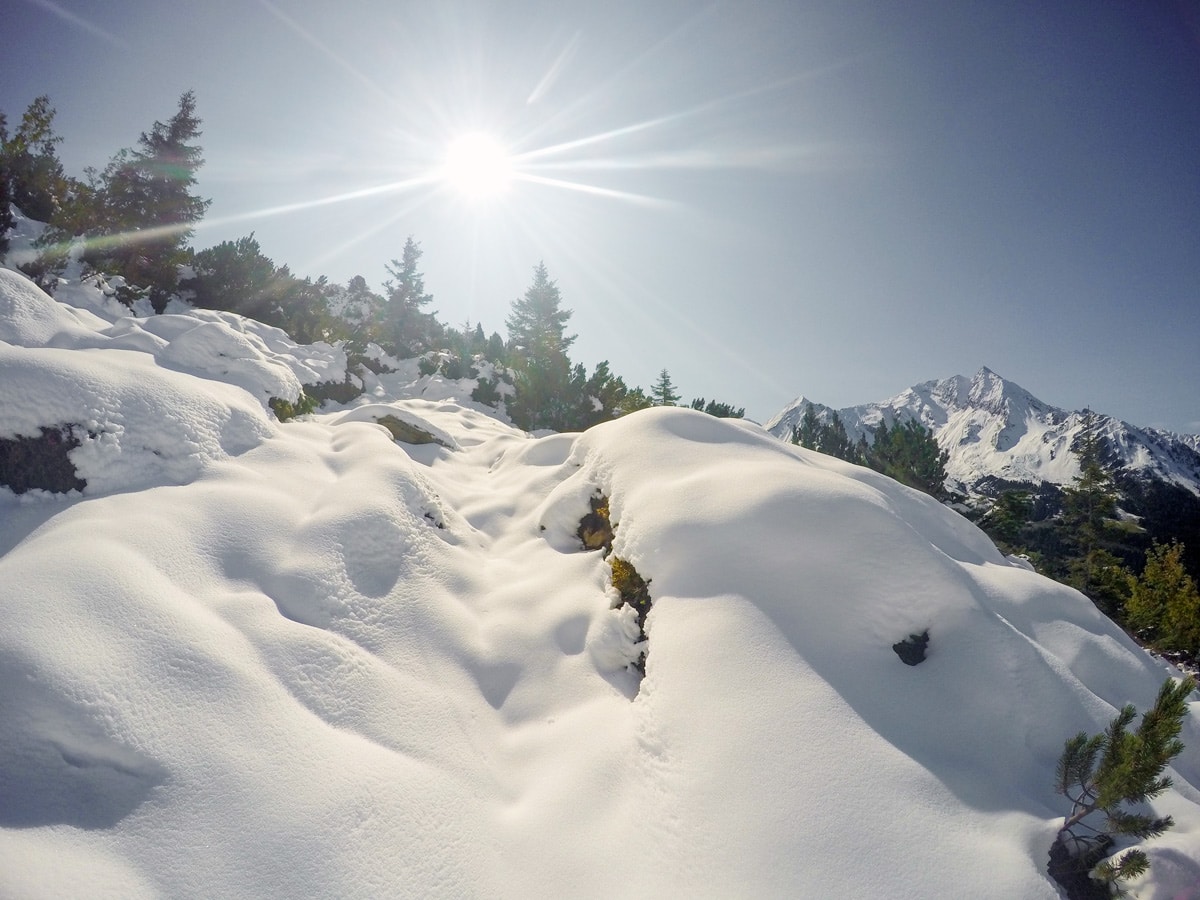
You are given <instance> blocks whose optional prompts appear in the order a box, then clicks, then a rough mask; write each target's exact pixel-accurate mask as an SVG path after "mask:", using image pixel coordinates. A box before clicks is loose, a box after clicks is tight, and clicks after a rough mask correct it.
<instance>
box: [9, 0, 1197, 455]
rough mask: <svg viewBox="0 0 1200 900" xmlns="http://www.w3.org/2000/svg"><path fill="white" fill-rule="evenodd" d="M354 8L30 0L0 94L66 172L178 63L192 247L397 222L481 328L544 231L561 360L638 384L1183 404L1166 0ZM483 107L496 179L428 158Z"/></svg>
mask: <svg viewBox="0 0 1200 900" xmlns="http://www.w3.org/2000/svg"><path fill="white" fill-rule="evenodd" d="M353 13H354V14H348V11H347V10H344V9H339V10H336V11H335V10H329V9H328V8H325V7H323V6H322V5H320V4H315V3H306V2H293V3H287V4H285V3H272V2H267V0H260V2H259V3H257V4H248V5H245V4H232V3H231V4H221V5H217V6H208V7H205V8H203V9H201V8H196V9H192V8H186V9H185V8H172V9H170V10H165V9H160V8H157V7H155V6H154V5H152V4H147V3H145V2H144V0H122V2H118V3H114V4H111V5H110V6H109V7H108V8H107V9H105V10H94V9H90V8H88V7H86V6H84V5H81V4H72V3H66V2H62V3H55V2H50V0H26V2H24V3H18V4H16V8H15V9H14V10H12V11H11V13H10V21H11V23H12V24H11V26H10V29H9V34H10V36H12V37H10V43H12V44H15V45H16V46H13V47H12V48H11V49H10V50H9V52H6V54H5V56H4V60H3V61H0V110H3V111H4V112H5V113H6V114H7V116H8V120H9V124H10V129H11V128H12V127H13V126H14V125H15V124H16V123H17V122H19V120H20V116H21V113H22V112H23V111H24V109H25V107H26V106H27V105H28V104H29V102H30V101H32V100H33V98H34V97H36V96H38V95H40V94H47V95H49V97H50V100H51V104H52V105H53V106H54V107H55V108H56V109H57V111H58V115H57V116H56V119H55V123H54V124H55V130H56V132H57V133H58V134H59V135H61V136H62V137H63V139H64V140H63V143H62V144H61V145H60V147H59V151H60V157H61V158H62V160H63V162H64V165H65V167H66V169H67V171H68V173H69V174H72V175H75V176H79V175H81V174H82V170H83V168H84V167H85V166H88V165H92V166H96V167H100V168H102V167H103V166H104V164H105V163H106V162H107V160H108V159H109V158H110V157H111V156H112V155H113V154H114V153H116V152H117V151H118V150H119V149H120V148H122V147H128V146H132V145H133V144H134V143H135V142H136V140H137V136H138V134H139V133H140V132H141V131H144V130H147V129H148V128H149V127H150V125H151V124H152V123H153V122H154V121H155V120H160V121H162V120H166V119H167V118H169V117H170V116H171V114H172V113H173V112H174V110H175V107H176V104H177V100H178V97H179V95H180V94H182V93H183V92H184V91H186V90H189V89H193V90H195V92H196V98H197V111H198V114H199V116H200V118H201V119H202V120H203V125H202V128H203V132H204V133H203V135H202V137H201V141H200V143H201V146H202V148H203V151H204V156H205V159H206V164H205V166H204V167H203V168H202V169H201V170H200V173H199V185H198V188H197V191H198V193H199V194H200V195H201V196H204V197H209V198H212V200H213V203H212V207H211V208H210V210H209V213H208V216H207V218H206V220H205V222H202V223H201V227H200V228H199V229H198V230H197V232H196V234H195V235H194V237H193V241H192V244H193V246H195V247H196V248H197V249H200V248H203V247H207V246H212V245H213V244H216V243H219V242H221V241H223V240H234V239H236V238H238V237H240V236H243V235H245V234H248V233H250V232H251V231H253V232H254V233H255V235H256V237H257V239H258V240H259V242H260V244H261V245H262V247H263V251H264V253H266V254H267V255H268V256H270V257H271V258H272V259H273V260H274V261H275V262H276V264H279V265H283V264H287V265H289V266H291V268H292V270H293V271H295V272H297V273H298V274H301V275H311V276H314V277H316V276H319V275H322V274H324V275H328V276H329V277H330V279H331V280H333V281H337V282H340V283H345V282H346V281H347V280H348V279H349V278H350V277H352V276H353V275H358V274H361V275H363V276H364V277H366V279H367V280H368V282H369V283H370V284H371V285H372V286H373V287H378V286H379V285H380V284H381V283H382V280H383V269H384V266H385V264H386V263H387V262H388V261H389V260H391V259H393V258H396V257H398V256H399V253H400V249H401V247H402V246H403V242H404V240H405V238H406V237H407V236H408V235H409V234H411V235H413V236H414V237H415V238H416V240H418V241H419V242H420V243H421V246H422V250H423V251H424V256H423V258H422V271H423V272H424V274H425V281H426V286H427V289H428V290H429V291H430V293H432V294H433V295H434V303H433V306H434V308H436V309H437V310H438V312H439V317H440V318H442V319H443V321H445V322H447V323H448V324H454V325H458V324H459V323H461V322H462V321H463V320H464V319H469V320H470V321H471V322H472V323H474V322H480V323H482V324H483V326H484V328H485V330H487V331H488V332H491V331H501V332H503V320H504V317H505V315H506V314H507V312H508V307H509V304H510V303H511V302H512V300H513V299H515V298H516V297H518V296H520V295H521V294H522V293H523V292H524V290H525V288H526V287H527V286H528V285H529V282H530V279H531V273H532V270H533V267H534V266H535V265H536V264H537V263H538V261H539V260H543V261H544V262H545V263H546V265H547V268H548V269H549V272H550V275H551V277H552V278H554V279H555V280H556V281H557V282H558V284H559V287H560V289H561V291H562V297H563V302H564V305H565V306H566V307H567V308H569V309H572V310H573V311H574V317H573V318H572V319H571V322H570V323H569V331H571V332H573V333H576V334H578V335H579V339H578V341H577V343H576V344H575V352H576V354H577V356H578V358H579V359H580V361H583V362H585V363H586V364H587V365H589V366H592V365H594V364H595V363H597V362H599V361H600V360H601V359H608V360H609V361H610V363H611V366H612V369H613V371H614V372H616V373H618V374H621V375H622V376H623V377H624V378H625V379H626V380H627V381H628V382H629V383H630V384H631V385H632V384H641V385H643V386H646V385H649V384H651V383H652V382H653V380H654V377H655V374H656V373H657V372H658V371H659V370H660V369H662V368H664V367H665V368H666V369H668V370H669V371H670V373H671V377H672V380H673V381H674V383H675V384H676V385H677V386H678V387H679V390H680V393H681V394H682V395H683V397H684V402H686V401H687V400H690V399H691V398H693V397H701V396H703V397H705V398H707V399H716V400H719V401H722V402H728V403H732V404H733V405H735V406H745V407H746V410H747V414H748V415H749V416H750V417H752V418H754V419H757V420H759V421H763V422H765V421H767V420H768V419H769V418H770V417H771V416H773V415H775V414H776V413H777V412H779V411H781V410H782V409H783V408H784V407H785V406H786V405H787V404H788V403H789V402H790V401H791V400H792V399H793V398H795V397H797V396H799V395H803V396H806V397H812V398H817V399H818V400H819V402H821V403H825V404H827V405H829V406H832V407H834V408H845V407H847V406H854V405H861V404H863V403H871V402H880V401H882V400H884V399H886V398H889V397H892V396H894V395H895V394H897V393H898V392H900V391H902V390H903V389H905V388H906V387H909V386H913V385H916V384H919V383H922V382H925V381H929V380H937V379H941V378H945V377H949V376H951V375H965V376H968V377H969V376H970V373H973V372H976V371H978V370H979V368H980V367H981V366H986V367H987V368H990V369H992V370H993V371H996V372H997V373H1001V374H1002V377H1004V378H1006V380H1007V379H1011V380H1013V381H1014V382H1015V383H1018V384H1020V385H1022V386H1023V387H1024V388H1025V389H1027V390H1028V391H1029V392H1030V393H1032V394H1034V395H1035V396H1037V397H1039V398H1043V399H1045V400H1046V401H1047V402H1050V403H1052V404H1053V405H1055V406H1060V407H1063V408H1066V409H1082V408H1084V407H1090V408H1092V409H1095V410H1096V411H1098V412H1102V413H1105V414H1108V415H1112V416H1115V417H1117V418H1119V419H1122V420H1124V421H1127V422H1130V423H1131V424H1135V425H1138V426H1141V427H1162V428H1166V429H1167V430H1170V431H1175V432H1179V433H1193V434H1194V433H1198V432H1200V405H1198V404H1200V399H1198V398H1197V396H1196V394H1195V392H1194V389H1191V390H1189V389H1188V388H1187V387H1186V386H1187V385H1189V384H1191V385H1196V384H1200V359H1198V358H1197V354H1196V353H1195V352H1194V345H1195V339H1196V336H1197V335H1198V334H1200V302H1197V301H1198V299H1200V298H1198V297H1197V290H1198V288H1197V285H1200V209H1197V207H1196V205H1195V203H1194V198H1195V197H1196V196H1198V195H1200V172H1198V171H1197V170H1196V167H1195V165H1194V150H1195V147H1196V146H1200V18H1198V17H1196V16H1195V15H1189V13H1188V12H1187V10H1185V9H1184V8H1182V7H1179V6H1176V5H1172V4H1169V3H1165V2H1164V3H1148V4H1140V5H1139V6H1138V7H1137V8H1136V9H1095V8H1094V7H1093V6H1091V5H1089V4H1086V3H1082V2H1072V3H1068V4H1064V5H1060V6H1057V7H1056V8H1055V9H1053V10H1046V9H1042V8H1041V7H1039V6H1037V5H1035V4H1029V3H1021V2H1006V3H1004V4H1003V5H1002V6H1000V7H995V6H993V7H989V8H988V9H987V10H985V11H979V10H964V9H960V8H959V7H958V6H957V5H954V4H947V3H938V2H932V0H930V2H921V3H918V4H913V5H909V6H906V8H905V9H904V10H903V11H882V10H876V9H869V8H850V7H845V6H843V5H840V4H828V3H810V4H805V5H803V6H799V5H796V4H785V3H757V4H753V5H752V6H749V7H744V6H742V7H736V8H734V7H730V6H725V5H722V4H713V5H710V6H707V7H704V8H702V9H701V10H700V11H697V10H696V8H695V7H694V6H693V5H692V4H686V3H660V4H654V5H653V6H651V7H643V6H637V7H635V6H634V5H632V4H618V5H616V6H614V7H610V8H606V9H605V10H604V11H603V13H601V12H600V11H597V10H593V9H591V8H590V7H589V6H587V5H585V4H567V5H565V6H563V7H560V8H558V9H556V10H555V14H554V16H545V15H539V14H537V13H536V8H535V6H534V5H533V4H520V5H517V6H514V7H511V8H510V9H509V10H508V15H501V14H500V13H498V12H497V11H496V10H494V9H491V8H489V7H487V6H486V5H485V4H477V3H455V4H442V5H439V6H438V7H437V9H435V10H430V9H427V8H424V7H416V6H409V5H404V6H401V7H395V6H388V7H384V6H383V5H377V4H371V3H364V4H360V5H358V6H356V7H355V8H354V9H353ZM51 48H52V50H51ZM197 48H204V49H205V50H206V51H208V52H196V49H197ZM131 50H136V51H137V52H130V51H131ZM51 52H53V54H54V55H50V54H51ZM472 132H479V133H483V134H486V135H490V136H493V137H495V138H496V139H498V140H499V141H501V142H502V143H503V144H504V145H505V146H506V147H509V148H510V150H511V152H512V154H513V157H514V159H516V160H517V161H518V163H520V165H519V166H518V168H517V177H516V178H515V180H514V181H513V183H512V184H511V185H510V186H509V187H508V189H507V190H506V191H504V192H503V193H502V195H501V196H499V197H497V198H493V199H492V200H483V199H481V200H478V201H476V200H470V199H468V198H466V197H464V196H460V195H456V194H455V193H454V192H452V191H449V190H446V189H445V188H446V185H444V184H437V183H434V182H433V181H431V173H433V172H435V171H436V170H438V168H439V166H441V165H442V162H443V159H444V156H445V154H446V153H447V150H448V148H449V146H450V145H451V144H452V143H453V142H454V141H455V140H456V139H458V138H461V137H462V136H463V135H464V134H468V133H472ZM521 166H524V168H523V169H522V168H521ZM338 197H341V198H342V199H340V200H333V199H331V198H338Z"/></svg>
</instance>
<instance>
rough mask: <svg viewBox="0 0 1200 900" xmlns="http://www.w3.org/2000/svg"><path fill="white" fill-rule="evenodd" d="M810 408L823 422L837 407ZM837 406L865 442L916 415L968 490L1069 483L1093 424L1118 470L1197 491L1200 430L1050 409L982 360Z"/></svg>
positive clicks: (795, 408) (800, 404)
mask: <svg viewBox="0 0 1200 900" xmlns="http://www.w3.org/2000/svg"><path fill="white" fill-rule="evenodd" d="M810 403H811V401H809V400H808V399H807V398H805V397H800V398H798V399H797V400H796V401H794V402H793V403H792V404H790V405H789V406H788V407H786V408H785V409H784V410H783V411H782V412H780V413H779V414H778V415H776V416H775V417H774V418H773V419H772V420H771V421H770V422H768V423H767V428H768V430H770V431H771V432H772V433H773V434H775V435H776V436H778V437H781V438H784V439H787V438H789V437H790V435H791V432H792V428H793V427H794V426H795V425H796V424H798V423H799V421H800V419H801V418H802V417H803V415H804V412H805V410H806V409H807V407H808V405H809V404H810ZM812 405H813V408H814V410H815V411H816V412H817V414H818V416H821V417H824V418H828V417H830V416H831V415H832V413H833V412H834V410H832V409H831V408H830V407H826V406H823V405H821V404H816V403H813V404H812ZM836 412H837V414H838V416H839V417H840V418H841V420H842V423H843V424H844V425H845V426H846V431H847V433H848V434H849V435H850V437H851V439H852V440H857V439H858V438H859V437H860V436H863V437H865V438H866V440H867V442H868V443H869V442H871V441H872V440H873V437H874V433H875V431H876V430H877V429H878V427H879V425H880V423H881V422H882V423H886V424H887V426H888V427H889V428H890V427H892V426H893V425H895V424H896V423H897V422H904V421H907V420H909V419H915V420H917V421H918V422H920V423H921V424H922V425H924V426H925V427H926V428H929V429H931V430H932V431H933V432H934V435H935V436H936V437H937V441H938V444H939V445H940V446H941V447H942V449H944V450H946V451H947V452H948V453H949V454H950V459H949V461H948V463H947V465H946V471H947V475H948V479H947V483H948V486H949V487H950V488H952V489H953V490H957V491H962V492H965V493H993V492H994V491H995V489H996V488H997V486H1002V485H1004V484H1009V483H1025V484H1030V483H1032V484H1041V483H1044V482H1049V483H1052V484H1059V485H1062V484H1069V483H1070V482H1071V480H1072V479H1073V478H1074V477H1075V476H1076V475H1078V474H1079V463H1078V459H1077V457H1076V455H1075V453H1073V452H1071V451H1072V449H1073V448H1075V447H1077V446H1078V441H1079V439H1080V437H1081V435H1082V434H1083V432H1084V431H1085V430H1086V429H1087V428H1088V427H1089V421H1090V422H1091V426H1090V427H1092V428H1094V429H1096V433H1097V435H1098V437H1099V438H1100V440H1101V443H1102V445H1103V447H1104V450H1105V453H1106V459H1107V461H1108V462H1109V463H1110V464H1111V466H1112V467H1113V469H1114V470H1124V471H1126V472H1129V473H1131V474H1136V475H1138V476H1140V477H1147V478H1155V479H1159V480H1162V481H1165V482H1168V483H1171V484H1176V485H1179V486H1182V487H1184V488H1186V489H1187V490H1188V491H1190V492H1191V493H1193V494H1196V495H1198V496H1200V452H1198V449H1197V444H1198V442H1197V440H1196V439H1195V437H1194V436H1191V437H1190V438H1189V437H1181V436H1179V435H1175V434H1171V433H1170V432H1164V431H1159V430H1156V429H1142V428H1137V427H1135V426H1133V425H1130V424H1128V423H1126V422H1122V421H1120V420H1119V419H1116V418H1114V417H1112V416H1107V415H1103V414H1101V413H1088V412H1087V411H1068V410H1064V409H1060V408H1058V407H1055V406H1051V405H1050V404H1048V403H1046V402H1044V401H1042V400H1040V399H1038V398H1037V397H1035V396H1034V395H1033V394H1031V393H1030V392H1029V391H1027V390H1025V388H1023V387H1021V386H1020V385H1018V384H1017V383H1015V382H1013V381H1009V380H1008V379H1006V378H1004V377H1003V376H1001V375H999V374H997V373H996V372H994V371H992V370H991V369H989V368H987V367H986V366H984V367H983V368H981V369H980V370H979V371H978V372H976V373H975V375H974V376H972V377H969V378H968V377H967V376H964V375H954V376H951V377H949V378H943V379H941V380H935V381H927V382H923V383H921V384H918V385H914V386H912V387H910V388H907V389H905V390H904V391H901V392H900V393H899V394H896V395H895V396H894V397H892V398H891V399H889V400H885V401H883V402H880V403H867V404H862V405H859V406H853V407H847V408H845V409H840V410H836Z"/></svg>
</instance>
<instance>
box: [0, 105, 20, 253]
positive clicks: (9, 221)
mask: <svg viewBox="0 0 1200 900" xmlns="http://www.w3.org/2000/svg"><path fill="white" fill-rule="evenodd" d="M7 145H8V118H7V117H6V116H5V115H4V113H3V112H0V256H3V255H4V254H5V253H7V252H8V243H9V241H8V233H9V232H10V231H12V230H13V227H14V226H15V225H16V220H15V219H14V218H13V214H12V208H11V204H12V199H13V195H12V169H11V167H10V166H9V164H8V156H7V154H6V153H5V152H4V148H5V147H6V146H7Z"/></svg>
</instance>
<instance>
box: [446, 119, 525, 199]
mask: <svg viewBox="0 0 1200 900" xmlns="http://www.w3.org/2000/svg"><path fill="white" fill-rule="evenodd" d="M441 177H442V180H443V181H444V182H445V183H446V184H448V185H449V186H450V187H452V188H454V189H455V190H456V191H458V192H459V193H460V194H462V195H463V196H464V197H466V198H467V199H468V200H485V199H488V198H491V197H495V196H497V195H499V194H503V193H504V192H505V191H507V190H508V188H509V187H510V186H511V185H512V180H513V159H512V155H511V154H510V153H509V151H508V148H506V147H505V146H504V145H503V144H502V143H500V141H498V140H497V139H496V138H494V137H493V136H492V135H490V134H487V133H485V132H482V131H474V132H470V133H469V134H463V135H460V136H459V137H457V138H455V139H454V140H453V141H451V142H450V144H449V145H448V146H447V147H446V159H445V162H444V164H443V165H442V169H441Z"/></svg>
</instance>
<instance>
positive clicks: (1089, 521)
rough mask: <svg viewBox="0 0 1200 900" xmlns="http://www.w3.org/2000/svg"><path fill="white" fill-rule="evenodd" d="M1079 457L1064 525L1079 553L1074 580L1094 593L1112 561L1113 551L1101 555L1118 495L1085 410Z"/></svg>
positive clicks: (1077, 448) (1093, 421)
mask: <svg viewBox="0 0 1200 900" xmlns="http://www.w3.org/2000/svg"><path fill="white" fill-rule="evenodd" d="M1072 449H1073V450H1074V451H1075V453H1076V455H1077V456H1078V457H1079V474H1078V475H1077V476H1076V477H1075V478H1074V480H1073V482H1072V485H1071V486H1070V487H1067V488H1064V490H1063V517H1062V521H1063V525H1064V526H1065V527H1066V528H1067V529H1068V533H1069V534H1070V536H1071V540H1072V542H1073V543H1074V544H1075V546H1076V548H1077V555H1076V557H1075V559H1074V560H1072V561H1071V565H1070V568H1071V570H1072V573H1073V574H1072V578H1071V581H1072V583H1073V584H1074V586H1075V587H1077V588H1079V589H1080V590H1081V591H1083V592H1084V593H1085V594H1087V595H1088V596H1093V595H1094V593H1095V590H1096V586H1097V583H1098V577H1099V571H1100V569H1102V568H1103V567H1104V566H1105V565H1108V564H1109V557H1111V553H1110V554H1107V555H1106V556H1105V557H1099V556H1098V552H1099V551H1101V550H1102V549H1103V548H1104V543H1105V542H1106V540H1108V539H1111V537H1112V535H1113V522H1112V520H1113V517H1114V516H1115V515H1116V512H1117V495H1116V489H1115V487H1114V485H1113V479H1112V476H1111V475H1110V474H1109V473H1108V472H1107V470H1105V468H1104V465H1103V463H1102V461H1101V455H1102V452H1103V445H1102V442H1101V439H1100V437H1099V435H1098V434H1097V433H1096V419H1095V416H1094V415H1093V413H1092V412H1091V410H1085V415H1084V421H1083V433H1082V435H1081V436H1080V439H1079V440H1078V442H1077V443H1076V446H1075V447H1074V448H1072Z"/></svg>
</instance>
